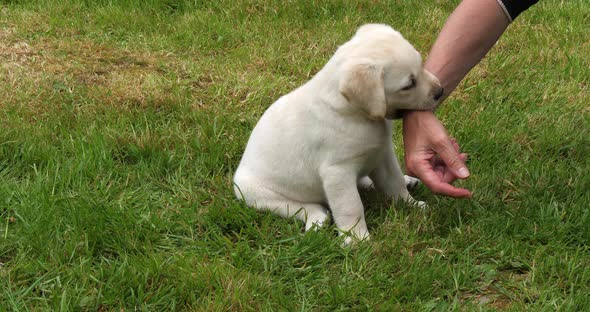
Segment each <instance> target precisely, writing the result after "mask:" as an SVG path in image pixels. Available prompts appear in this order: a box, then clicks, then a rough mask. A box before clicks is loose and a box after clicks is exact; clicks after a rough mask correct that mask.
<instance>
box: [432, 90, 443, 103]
mask: <svg viewBox="0 0 590 312" xmlns="http://www.w3.org/2000/svg"><path fill="white" fill-rule="evenodd" d="M444 93H445V89H443V88H440V89H438V91H437V92H436V94H435V95H434V100H435V101H438V100H440V98H441V97H442V96H443V94H444Z"/></svg>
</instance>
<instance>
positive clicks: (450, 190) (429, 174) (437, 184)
mask: <svg viewBox="0 0 590 312" xmlns="http://www.w3.org/2000/svg"><path fill="white" fill-rule="evenodd" d="M418 171H419V172H417V174H418V176H419V177H420V178H421V180H422V183H424V185H426V186H427V187H428V188H429V189H430V190H431V191H432V192H433V193H435V194H439V195H445V196H450V197H456V198H466V197H471V195H472V194H471V192H470V191H469V190H467V189H464V188H458V187H455V186H453V185H451V184H449V183H448V182H445V181H443V180H441V178H440V177H439V176H438V175H437V174H436V173H435V172H434V171H433V170H431V169H428V168H421V169H420V170H418Z"/></svg>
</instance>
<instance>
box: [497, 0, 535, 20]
mask: <svg viewBox="0 0 590 312" xmlns="http://www.w3.org/2000/svg"><path fill="white" fill-rule="evenodd" d="M538 1H539V0H498V4H500V6H501V7H502V10H504V13H506V15H507V16H508V18H509V19H510V21H511V22H512V21H513V20H514V19H515V18H516V17H517V16H518V15H519V14H520V13H522V12H524V11H525V10H526V9H528V8H530V7H531V6H532V5H533V4H535V3H537V2H538Z"/></svg>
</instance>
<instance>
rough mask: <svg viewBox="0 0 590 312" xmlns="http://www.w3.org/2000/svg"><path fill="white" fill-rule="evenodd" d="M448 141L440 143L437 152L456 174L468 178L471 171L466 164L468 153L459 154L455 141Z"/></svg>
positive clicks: (461, 177)
mask: <svg viewBox="0 0 590 312" xmlns="http://www.w3.org/2000/svg"><path fill="white" fill-rule="evenodd" d="M446 141H447V142H445V143H446V144H442V145H440V146H439V149H438V151H436V152H437V153H438V155H439V156H440V158H441V159H442V161H443V162H444V163H445V164H446V165H447V167H448V168H449V170H451V172H452V173H453V174H454V175H455V176H457V177H458V178H460V179H466V178H468V177H469V175H470V173H469V169H467V166H466V165H465V159H466V156H467V155H465V154H459V151H458V150H457V148H456V147H455V146H454V144H453V142H452V141H451V140H446Z"/></svg>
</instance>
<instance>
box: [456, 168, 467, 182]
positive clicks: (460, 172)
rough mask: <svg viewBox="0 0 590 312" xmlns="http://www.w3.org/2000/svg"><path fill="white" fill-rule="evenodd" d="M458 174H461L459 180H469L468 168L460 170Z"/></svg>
mask: <svg viewBox="0 0 590 312" xmlns="http://www.w3.org/2000/svg"><path fill="white" fill-rule="evenodd" d="M457 173H458V174H459V178H463V179H464V178H467V177H468V176H469V170H467V168H465V167H463V168H460V169H459V171H457Z"/></svg>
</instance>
